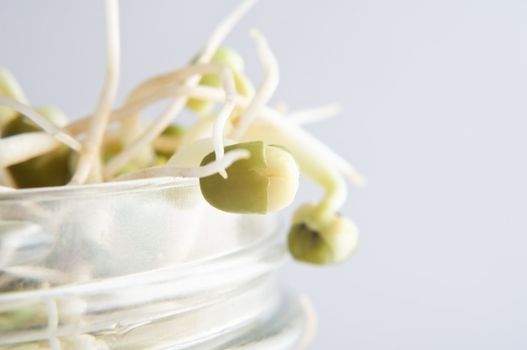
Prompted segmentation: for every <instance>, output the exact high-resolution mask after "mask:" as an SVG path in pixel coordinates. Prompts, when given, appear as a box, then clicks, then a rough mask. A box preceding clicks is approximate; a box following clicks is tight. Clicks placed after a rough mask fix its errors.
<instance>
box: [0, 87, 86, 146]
mask: <svg viewBox="0 0 527 350" xmlns="http://www.w3.org/2000/svg"><path fill="white" fill-rule="evenodd" d="M0 105H2V106H7V107H9V108H12V109H14V110H16V111H17V112H19V113H20V114H22V115H23V116H25V117H27V118H28V119H30V120H31V121H32V122H33V123H35V124H36V125H37V126H39V127H41V128H42V130H44V131H45V132H46V133H48V134H50V135H51V136H53V137H54V138H55V139H57V140H58V141H60V142H62V143H63V144H65V145H66V146H68V147H70V148H71V149H74V150H75V151H78V150H80V149H81V144H80V143H79V142H78V141H77V140H75V139H74V138H73V137H72V136H71V135H69V134H67V133H66V132H64V131H62V130H60V129H59V128H58V127H56V126H55V125H53V123H51V122H49V121H48V120H47V119H46V118H44V117H43V116H41V115H40V114H39V113H37V112H36V111H35V110H34V109H33V108H31V107H30V106H28V105H25V104H23V103H20V102H18V101H16V100H14V99H12V98H10V97H7V96H0Z"/></svg>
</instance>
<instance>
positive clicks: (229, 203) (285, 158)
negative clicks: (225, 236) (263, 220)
mask: <svg viewBox="0 0 527 350" xmlns="http://www.w3.org/2000/svg"><path fill="white" fill-rule="evenodd" d="M235 149H245V150H248V151H249V152H250V154H251V156H250V158H248V159H242V160H239V161H237V162H236V163H234V164H232V165H231V166H230V167H229V168H227V178H223V177H222V176H221V175H220V174H214V175H211V176H207V177H204V178H201V179H200V187H201V192H202V194H203V196H204V197H205V199H206V200H207V202H209V203H210V204H211V205H212V206H214V207H216V208H217V209H220V210H223V211H227V212H231V213H258V214H266V213H269V212H272V211H276V210H279V209H282V208H285V207H286V206H288V205H289V204H290V203H291V202H292V201H293V199H294V197H295V195H296V191H297V189H298V177H299V171H298V166H297V164H296V161H295V160H294V158H293V156H291V154H290V153H289V152H287V151H286V150H284V149H283V148H281V147H279V146H272V145H265V144H264V143H263V142H261V141H254V142H246V143H239V144H235V145H232V146H228V147H225V152H228V151H231V150H235ZM215 159H216V157H215V154H214V153H209V154H208V155H207V156H205V158H204V159H203V161H202V162H201V165H206V164H208V163H210V162H212V161H214V160H215Z"/></svg>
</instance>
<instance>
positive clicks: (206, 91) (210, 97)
mask: <svg viewBox="0 0 527 350" xmlns="http://www.w3.org/2000/svg"><path fill="white" fill-rule="evenodd" d="M178 95H184V96H186V97H188V98H197V99H201V100H207V101H210V102H222V101H225V98H226V95H225V91H223V90H222V89H218V88H212V87H207V86H196V87H185V86H171V87H168V88H163V89H162V90H159V91H157V92H156V93H154V94H152V95H150V96H146V97H144V98H143V99H142V100H138V101H134V102H133V104H131V105H129V106H123V107H122V109H119V110H116V111H115V112H114V113H113V114H112V116H111V118H112V121H118V120H121V119H122V118H126V117H127V116H128V115H129V113H130V112H133V110H135V109H142V108H145V107H146V106H148V105H149V104H151V103H154V102H156V101H158V100H161V99H164V98H168V97H171V96H178ZM234 101H235V103H236V105H237V106H238V107H240V108H246V107H247V106H248V105H249V103H250V99H249V98H247V97H245V96H241V95H236V96H235V97H234ZM260 117H261V118H264V119H266V120H268V121H269V122H271V123H273V124H278V125H282V127H285V128H286V129H293V130H294V131H293V132H299V133H303V134H305V138H306V139H309V142H314V143H316V144H317V146H316V147H317V148H318V149H319V151H320V152H321V153H323V154H324V155H325V157H326V158H327V159H328V160H329V161H330V162H331V163H332V164H333V166H335V167H336V168H337V169H339V171H340V172H342V173H343V174H344V175H345V176H346V177H347V178H348V179H349V180H350V181H351V182H353V183H354V184H355V185H356V186H359V187H361V186H363V185H364V184H365V182H366V181H365V179H364V177H363V176H362V175H361V174H360V173H359V172H358V171H357V170H356V169H355V168H354V167H353V166H352V165H351V164H350V163H349V162H348V161H346V160H345V159H343V158H342V157H341V156H339V155H338V154H336V153H335V152H334V151H333V150H332V149H330V148H329V147H327V146H326V145H325V144H323V143H322V142H320V141H318V140H317V139H316V138H315V137H313V136H312V135H310V134H309V133H308V132H307V131H305V130H304V129H302V128H301V127H300V126H299V125H296V124H295V123H293V122H292V121H291V120H289V119H288V118H285V116H284V115H283V114H281V113H280V112H278V111H277V110H275V109H273V108H270V107H268V106H264V107H263V108H262V109H261V111H260ZM85 123H86V119H81V120H79V121H77V122H74V123H72V124H71V125H69V126H68V127H67V128H66V130H68V131H70V132H71V133H73V134H76V133H80V132H82V130H83V128H84V127H85V125H86V124H85ZM187 133H188V132H187Z"/></svg>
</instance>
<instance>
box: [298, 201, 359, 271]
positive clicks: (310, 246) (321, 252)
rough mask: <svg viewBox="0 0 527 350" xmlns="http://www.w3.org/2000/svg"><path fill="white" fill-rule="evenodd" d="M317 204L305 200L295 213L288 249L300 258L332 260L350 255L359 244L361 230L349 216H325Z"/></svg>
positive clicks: (341, 260) (336, 261)
mask: <svg viewBox="0 0 527 350" xmlns="http://www.w3.org/2000/svg"><path fill="white" fill-rule="evenodd" d="M319 211H320V209H319V207H318V206H315V205H312V204H306V205H304V206H302V207H300V208H299V209H298V210H297V212H296V213H295V215H294V217H293V226H292V228H291V230H290V231H289V237H288V245H289V251H290V252H291V254H292V255H293V257H294V258H295V259H297V260H300V261H303V262H307V263H311V264H317V265H325V264H333V263H339V262H343V261H345V260H346V259H348V258H349V257H350V256H351V255H352V254H353V252H354V251H355V248H356V246H357V242H358V230H357V228H356V226H355V224H353V222H352V221H351V220H349V219H346V218H344V217H341V216H340V215H338V214H334V215H333V216H332V217H330V218H324V219H322V217H321V215H319V214H320V213H319Z"/></svg>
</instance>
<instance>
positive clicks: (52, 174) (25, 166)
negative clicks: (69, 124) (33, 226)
mask: <svg viewBox="0 0 527 350" xmlns="http://www.w3.org/2000/svg"><path fill="white" fill-rule="evenodd" d="M37 111H38V112H39V113H40V114H41V115H42V116H43V117H45V118H46V119H48V120H49V121H51V122H52V123H54V124H55V125H56V126H64V125H65V123H66V118H65V117H64V115H63V114H62V113H61V112H60V111H58V110H57V109H55V108H52V107H45V108H39V109H37ZM33 131H41V129H40V127H38V126H37V125H35V124H34V123H33V122H32V121H31V120H29V119H27V118H25V117H24V116H21V115H18V116H17V117H16V118H15V119H13V120H12V121H10V122H9V123H7V124H6V125H5V127H4V130H3V131H2V136H4V137H7V136H13V135H18V134H22V133H26V132H33ZM70 154H71V151H70V149H69V148H68V147H67V146H65V145H59V146H58V147H57V148H56V149H54V150H53V151H51V152H49V153H46V154H43V155H41V156H38V157H35V158H33V159H29V160H27V161H25V162H22V163H19V164H15V165H12V166H10V167H9V168H7V169H8V172H9V173H10V174H11V177H12V179H13V181H14V182H15V184H16V186H17V187H18V188H30V187H45V186H62V185H65V184H67V183H68V181H69V179H70V177H71V172H70V166H69V165H70V164H69V163H70V160H69V158H70ZM35 174H38V176H35Z"/></svg>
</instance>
